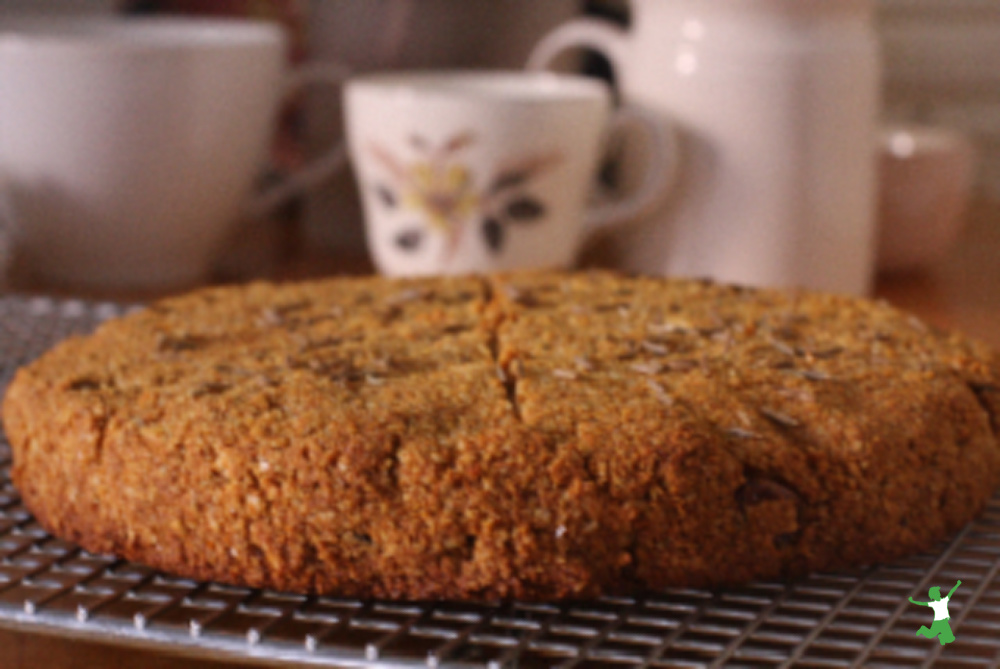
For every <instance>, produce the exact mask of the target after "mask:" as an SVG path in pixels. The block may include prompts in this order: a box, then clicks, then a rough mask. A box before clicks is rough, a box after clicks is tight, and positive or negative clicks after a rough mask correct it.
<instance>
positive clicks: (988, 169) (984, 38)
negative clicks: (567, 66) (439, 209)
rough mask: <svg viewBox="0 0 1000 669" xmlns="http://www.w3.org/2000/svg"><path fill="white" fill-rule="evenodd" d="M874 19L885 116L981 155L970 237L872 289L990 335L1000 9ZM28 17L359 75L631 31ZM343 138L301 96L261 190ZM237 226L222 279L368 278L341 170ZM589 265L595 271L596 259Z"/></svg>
mask: <svg viewBox="0 0 1000 669" xmlns="http://www.w3.org/2000/svg"><path fill="white" fill-rule="evenodd" d="M663 1H664V2H669V0H663ZM876 8H877V10H876V11H877V14H876V15H877V22H876V23H877V25H876V27H877V31H878V35H879V39H880V45H881V50H882V63H883V91H882V109H883V111H882V114H883V117H884V121H886V122H887V123H921V124H933V125H936V126H943V127H945V128H946V129H948V130H949V131H951V132H958V133H961V135H963V136H964V137H965V138H967V139H968V140H969V142H970V144H971V146H972V148H973V151H974V154H975V163H974V165H975V171H974V177H973V180H972V181H973V185H972V186H971V188H970V190H969V193H968V198H967V200H966V201H965V202H963V212H962V215H961V222H962V225H963V229H962V231H961V234H960V235H957V237H956V239H955V240H951V239H949V240H948V242H947V246H948V248H947V249H944V248H937V249H934V252H933V253H929V254H925V255H926V256H927V257H921V258H914V259H913V261H912V262H902V263H897V265H898V266H893V267H885V268H883V269H884V270H886V271H883V272H882V273H881V274H880V276H879V279H878V284H877V287H876V293H877V294H879V295H881V296H884V297H888V298H889V299H892V300H894V301H896V302H898V303H900V304H901V305H902V306H904V307H909V308H913V309H915V310H916V311H918V312H921V313H922V314H926V315H927V317H928V318H930V319H931V320H937V321H940V322H943V323H945V324H950V323H952V322H958V323H959V324H963V323H964V322H963V321H962V319H961V318H958V319H957V321H956V319H955V318H954V317H953V314H954V313H955V312H956V310H958V311H961V310H962V309H963V308H964V307H963V306H962V305H963V304H966V303H972V302H975V304H976V305H977V307H976V308H977V309H978V311H977V312H976V313H977V314H978V315H976V316H975V318H977V319H979V321H982V323H988V324H989V327H990V328H992V324H993V323H994V322H995V321H994V320H993V319H994V318H997V317H995V316H993V315H992V314H994V313H996V312H1000V307H998V308H993V307H992V306H989V308H985V307H984V306H983V305H992V304H993V302H992V301H991V300H993V299H994V298H996V304H998V305H1000V295H998V294H997V291H998V290H1000V289H996V288H994V286H995V285H997V284H1000V275H998V270H995V269H993V267H994V265H997V264H1000V263H995V262H993V260H994V258H995V254H996V253H997V252H1000V220H998V219H1000V216H998V214H997V212H1000V0H947V2H945V1H942V0H876ZM26 12H30V13H44V14H76V15H81V14H98V15H99V14H111V13H119V14H147V15H148V14H187V15H198V16H251V17H257V18H267V19H272V20H276V21H279V22H281V23H283V24H284V25H285V26H286V27H287V29H288V31H289V34H290V35H291V37H292V39H291V48H290V52H289V54H288V58H289V61H290V62H292V63H302V62H308V61H310V60H321V61H330V60H335V61H340V62H343V63H345V64H347V65H348V66H349V67H351V68H352V70H354V71H356V72H368V71H374V70H383V69H402V68H405V69H410V68H438V69H440V68H453V67H461V68H519V67H521V66H523V64H524V62H525V59H526V58H527V55H528V53H529V52H530V50H531V47H532V45H533V44H535V43H536V42H537V41H538V39H539V38H540V37H541V36H542V35H544V34H545V33H546V32H548V31H549V30H550V29H552V28H553V27H554V26H556V25H558V24H560V23H562V22H564V21H565V20H566V19H568V18H570V17H572V16H574V15H580V14H591V15H595V16H602V17H605V18H607V19H608V20H611V21H615V22H618V23H620V24H621V25H625V26H627V25H628V23H629V8H628V2H627V0H545V1H544V2H537V1H535V0H503V1H501V2H497V1H495V0H0V21H2V20H3V17H4V16H7V15H13V14H22V13H26ZM579 68H580V69H581V70H583V71H586V72H588V73H591V74H595V75H598V76H604V77H607V78H613V73H611V71H610V68H609V67H608V65H607V63H606V62H604V61H603V60H602V58H601V57H599V56H596V55H590V56H587V57H584V58H582V59H581V61H580V63H579ZM341 128H342V118H341V115H340V103H339V96H338V94H337V93H336V92H334V91H330V90H316V91H307V92H305V93H304V94H302V95H300V96H298V97H297V98H295V99H294V100H293V102H292V103H291V104H290V105H288V106H287V108H286V110H285V112H284V114H283V116H282V125H281V132H280V133H279V136H278V139H277V140H276V142H275V145H274V150H273V155H274V160H273V164H272V167H271V168H270V172H269V173H268V174H265V175H263V176H262V179H263V180H265V181H266V180H268V179H275V178H277V177H279V176H280V175H281V174H282V172H283V171H287V170H291V169H294V168H295V167H296V166H297V165H301V164H302V163H303V162H305V161H307V160H308V159H309V157H310V156H311V155H317V154H318V153H320V152H321V151H323V150H324V148H326V147H327V146H329V145H330V144H331V143H333V142H336V141H338V140H339V139H340V138H341V136H342V130H341ZM895 149H900V150H903V151H904V152H905V149H906V147H905V146H896V147H895ZM612 156H613V152H612ZM614 168H615V165H614V161H613V159H612V160H610V161H609V163H608V165H607V166H606V168H605V170H604V173H603V177H604V179H605V180H606V181H608V182H609V183H610V184H611V185H614V181H615V169H614ZM237 230H238V233H237V234H235V235H234V237H233V240H232V243H231V244H227V245H226V247H225V249H224V251H223V252H221V253H220V255H219V257H218V259H217V262H216V265H215V268H214V270H213V274H212V277H211V280H212V281H214V282H228V281H242V280H247V279H251V278H259V277H264V278H274V279H295V278H301V277H311V276H326V275H334V274H342V273H359V272H366V271H371V263H370V260H369V259H368V256H367V252H366V248H365V242H364V229H363V223H362V216H361V211H360V207H359V204H358V197H357V193H356V187H355V184H354V182H353V178H352V176H351V174H350V170H347V169H343V170H340V171H339V172H338V173H337V174H336V176H334V177H333V178H331V179H330V180H329V181H328V182H327V183H325V184H323V185H322V186H321V187H319V188H317V189H315V190H313V191H312V192H311V193H309V194H308V195H306V196H304V197H301V198H299V199H297V200H295V201H293V202H292V203H290V204H288V205H286V206H284V207H283V208H282V209H281V210H280V211H279V212H277V214H275V215H273V216H270V217H268V218H267V219H264V220H247V221H243V222H241V223H240V224H239V226H238V228H237ZM908 234H909V233H908ZM938 246H943V244H938ZM945 251H947V252H945ZM8 254H9V250H8ZM14 255H15V256H16V254H14ZM586 262H588V263H590V264H598V265H599V264H601V258H600V254H597V255H596V256H594V257H590V256H587V257H586ZM12 265H13V267H12V268H11V270H10V272H8V275H7V286H8V289H12V290H19V291H28V292H31V291H38V290H46V289H47V288H46V287H45V286H39V285H35V284H33V283H32V282H31V280H30V278H26V277H27V276H28V275H30V272H23V271H22V270H23V268H18V266H17V262H16V257H15V258H14V262H12ZM901 277H902V278H901ZM60 290H63V291H65V290H66V288H65V287H61V288H60ZM123 292H128V291H127V290H126V291H123ZM111 297H115V296H114V295H112V296H111ZM140 297H142V296H140ZM984 319H985V320H984ZM997 322H998V324H1000V321H997ZM982 323H980V327H983V328H985V327H986V325H983V324H982ZM974 327H975V326H974ZM997 329H1000V328H997Z"/></svg>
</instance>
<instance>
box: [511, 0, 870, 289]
mask: <svg viewBox="0 0 1000 669" xmlns="http://www.w3.org/2000/svg"><path fill="white" fill-rule="evenodd" d="M631 8H632V22H631V28H630V29H628V30H625V29H621V28H617V27H615V26H612V25H611V24H609V23H606V22H604V21H601V20H596V19H576V20H572V21H569V22H567V23H565V24H563V25H562V26H561V27H559V28H556V29H555V30H554V31H553V32H551V33H549V35H548V36H546V37H544V38H543V39H542V40H541V41H540V42H539V43H538V45H537V46H536V48H535V50H534V53H533V54H532V56H531V58H530V59H529V63H528V67H529V68H533V69H535V68H544V67H548V66H549V65H550V64H551V62H552V60H553V59H554V58H555V57H556V56H557V55H558V54H559V53H560V52H562V51H564V50H566V49H569V48H571V47H589V48H592V49H595V50H597V51H599V52H601V53H603V54H604V55H606V56H607V58H608V59H609V60H610V61H611V63H612V65H613V67H614V71H615V75H616V79H617V81H618V84H619V86H620V90H621V92H622V94H623V96H624V99H625V100H626V101H628V102H629V103H630V104H633V105H640V106H646V107H648V108H650V109H652V110H655V111H657V112H659V113H660V114H662V117H663V119H664V122H665V123H670V124H673V125H674V126H675V127H676V128H677V129H679V130H680V132H681V133H682V144H683V155H682V159H681V160H682V164H681V167H680V170H681V175H680V177H679V183H678V184H677V185H676V186H675V188H674V189H673V192H672V193H671V194H670V196H669V197H668V198H667V203H666V204H665V206H663V207H662V208H661V209H660V210H659V211H658V213H657V214H655V215H653V216H651V217H649V218H648V219H646V220H645V221H644V222H643V223H642V224H640V225H637V226H634V227H632V228H631V229H630V230H628V231H623V232H620V233H618V234H619V235H621V236H620V237H619V238H618V242H619V244H618V245H619V246H620V247H621V248H622V249H623V254H622V257H621V258H620V262H621V263H622V264H623V265H624V266H625V268H626V269H629V270H633V271H640V272H647V273H655V274H676V275H693V276H709V277H713V278H715V279H719V280H724V281H734V282H739V283H747V284H758V285H772V286H802V287H808V288H815V289H824V290H831V291H839V292H848V293H865V292H867V291H868V290H869V288H870V282H871V278H872V272H873V267H874V252H875V249H874V199H875V198H874V193H875V164H876V163H875V152H874V137H875V136H876V124H877V114H878V109H879V104H878V97H879V89H878V84H879V62H878V52H877V41H876V37H875V33H874V30H873V27H872V3H871V1H870V0H836V2H831V0H631ZM630 162H632V161H626V169H625V173H626V181H628V178H627V175H628V173H629V171H630V169H629V165H628V163H630ZM640 162H641V161H640Z"/></svg>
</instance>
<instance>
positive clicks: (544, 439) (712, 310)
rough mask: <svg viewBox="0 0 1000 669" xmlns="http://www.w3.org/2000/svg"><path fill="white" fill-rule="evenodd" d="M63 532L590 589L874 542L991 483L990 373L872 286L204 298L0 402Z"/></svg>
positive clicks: (911, 529)
mask: <svg viewBox="0 0 1000 669" xmlns="http://www.w3.org/2000/svg"><path fill="white" fill-rule="evenodd" d="M3 419H4V425H5V429H6V431H7V434H8V436H9V439H10V442H11V445H12V447H13V449H14V473H13V475H14V479H15V482H16V484H17V485H18V488H19V489H20V491H21V493H22V495H23V497H24V500H25V503H26V504H27V505H28V506H29V508H31V509H32V511H33V512H34V513H35V514H36V516H37V518H38V520H39V521H40V522H41V523H42V524H43V525H44V526H45V527H47V528H48V529H50V530H51V531H52V532H54V533H55V534H58V535H60V536H64V537H67V538H69V539H72V540H74V541H77V542H79V543H80V544H81V545H83V546H84V547H85V548H87V549H88V550H91V551H96V552H114V553H117V554H120V555H123V556H125V557H127V558H129V559H132V560H136V561H140V562H145V563H147V564H150V565H153V566H155V567H159V568H162V569H165V570H169V571H173V572H176V573H179V574H184V575H189V576H192V577H195V578H199V579H213V580H219V581H225V582H230V583H243V584H248V585H253V586H265V587H271V588H276V589H281V590H297V591H310V592H323V593H340V594H344V595H355V596H380V597H399V598H402V597H405V598H430V597H449V598H494V597H521V598H552V597H582V596H591V595H595V594H597V593H600V592H622V591H629V590H633V589H635V588H641V587H652V588H657V587H665V586H677V585H710V584H723V583H737V582H742V581H746V580H749V579H753V578H766V577H777V576H788V575H793V574H798V573H802V572H804V571H807V570H814V569H831V568H836V567H841V566H845V565H854V564H859V563H867V562H872V561H881V560H886V559H891V558H893V557H896V556H900V555H903V554H906V553H910V552H913V551H916V550H921V549H926V548H928V547H930V546H931V545H933V543H934V542H936V541H938V540H940V539H942V538H944V537H946V536H948V535H949V534H950V533H952V532H954V531H955V530H957V529H958V528H959V527H960V526H961V525H962V524H964V523H966V522H967V521H968V520H969V519H971V518H972V517H973V516H975V515H976V514H977V513H978V512H979V511H980V510H981V509H982V508H983V506H984V505H985V503H986V502H987V500H988V499H989V497H990V495H991V494H992V492H993V491H994V489H995V488H996V486H997V484H998V482H1000V446H998V441H997V432H998V429H1000V359H998V357H997V356H996V354H995V353H993V352H992V351H989V350H987V349H986V348H984V347H982V346H981V345H979V344H977V343H975V342H970V341H968V340H966V339H963V338H961V337H959V336H956V335H950V334H946V333H939V332H932V331H929V330H928V329H927V328H926V327H925V326H923V325H922V324H921V323H919V322H918V321H916V319H914V318H912V317H908V316H906V315H905V314H901V313H900V312H898V311H896V310H894V309H892V308H890V307H888V306H886V305H884V304H878V303H872V302H867V301H863V300H856V299H851V298H846V297H835V296H828V295H813V294H791V293H782V292H776V291H762V290H748V289H741V288H735V287H729V286H719V285H714V284H709V283H705V282H693V281H666V280H661V279H650V278H623V277H620V276H617V275H613V274H605V273H588V274H553V273H527V274H513V275H507V276H497V277H491V278H474V277H470V278H454V279H421V280H405V281H390V280H385V279H376V278H372V279H352V280H331V281H324V282H316V283H308V284H297V285H287V286H273V285H270V284H254V285H251V286H247V287H243V288H218V289H209V290H203V291H199V292H196V293H193V294H191V295H189V296H185V297H180V298H174V299H168V300H164V301H162V302H159V303H157V304H155V305H153V306H152V307H150V308H149V309H146V310H145V311H142V312H140V313H137V314H134V315H131V316H128V317H126V318H124V319H121V320H118V321H113V322H110V323H107V324H105V325H104V326H102V327H101V328H100V330H99V331H98V332H97V333H96V334H95V335H93V336H91V337H86V338H74V339H71V340H68V341H66V342H64V343H62V344H60V345H59V346H57V347H56V348H54V349H53V350H52V351H50V352H49V353H48V354H46V355H45V356H43V357H42V358H41V359H40V360H38V361H37V362H35V363H33V364H31V365H29V366H27V367H25V368H23V369H21V370H20V371H19V372H18V374H17V376H16V378H15V380H14V381H13V382H12V384H11V386H10V388H9V390H8V393H7V396H6V398H5V401H4V404H3Z"/></svg>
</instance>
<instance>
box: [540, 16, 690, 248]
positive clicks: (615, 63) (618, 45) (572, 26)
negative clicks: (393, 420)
mask: <svg viewBox="0 0 1000 669" xmlns="http://www.w3.org/2000/svg"><path fill="white" fill-rule="evenodd" d="M627 39H628V33H627V32H626V31H624V30H623V29H621V28H618V27H616V26H613V25H611V24H609V23H607V22H605V21H600V20H597V19H585V18H584V19H574V20H572V21H569V22H567V23H564V24H563V25H561V26H559V27H558V28H556V29H555V30H553V31H552V32H550V33H549V34H548V35H546V36H545V37H543V38H542V39H541V40H540V41H539V42H538V44H536V45H535V48H534V50H533V51H532V53H531V55H530V57H529V58H528V62H527V65H526V66H525V67H526V69H528V70H544V69H548V68H549V67H550V66H551V64H552V61H553V60H555V58H556V57H557V56H558V55H559V54H561V53H562V52H563V51H566V50H568V49H574V48H589V49H593V50H595V51H599V52H601V53H603V54H605V55H606V56H607V57H608V60H610V61H611V65H612V67H613V68H614V69H615V70H617V71H618V72H621V68H622V65H623V62H624V57H625V49H626V48H627ZM628 127H641V128H642V130H643V132H644V134H645V135H646V140H647V143H648V145H649V147H650V153H649V162H648V164H647V165H646V170H645V175H644V178H643V180H642V183H641V184H639V186H638V188H636V189H635V191H634V192H633V193H631V194H629V195H626V196H625V197H624V198H622V199H620V200H617V201H613V202H608V203H605V204H601V205H597V206H594V207H591V208H590V209H589V210H588V211H587V212H586V215H585V218H584V224H585V227H586V228H587V231H588V232H591V233H592V232H596V231H597V230H598V229H601V228H605V227H608V226H612V225H617V224H619V223H623V222H626V221H630V220H633V219H635V218H638V217H640V216H642V215H643V214H645V213H647V212H649V211H650V210H652V209H653V208H655V207H656V206H657V205H659V204H660V202H661V201H662V200H663V199H664V198H665V197H666V195H667V194H668V193H669V192H670V190H671V189H672V187H673V185H674V182H675V181H676V177H677V164H678V162H679V159H680V148H679V143H678V139H677V133H676V131H675V130H674V128H673V127H672V125H671V124H669V123H667V122H666V121H665V120H664V119H663V118H661V117H659V116H658V115H656V114H654V113H652V112H649V111H646V110H645V109H642V108H639V107H636V106H624V107H621V108H620V109H618V110H617V111H616V112H615V115H614V116H613V117H612V119H611V124H610V126H609V129H608V130H609V134H616V133H618V132H622V131H624V130H625V129H626V128H628Z"/></svg>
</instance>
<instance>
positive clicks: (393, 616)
mask: <svg viewBox="0 0 1000 669" xmlns="http://www.w3.org/2000/svg"><path fill="white" fill-rule="evenodd" d="M125 310H127V308H126V307H122V306H119V305H115V304H110V303H100V304H95V303H85V302H80V301H54V300H50V299H47V298H32V299H28V298H20V297H8V298H2V299H0V389H2V388H3V387H5V386H6V384H7V382H8V381H9V380H10V377H11V375H12V374H13V372H14V370H15V369H16V367H17V366H18V365H21V364H23V363H25V362H27V361H28V360H30V359H32V358H33V357H35V356H36V355H38V354H39V353H41V352H42V351H43V350H45V349H46V348H47V347H48V346H51V345H52V344H53V343H54V342H56V341H58V340H59V339H61V338H63V337H65V336H67V335H69V334H71V333H75V332H86V331H88V330H90V329H92V328H93V327H95V325H96V324H97V323H99V322H100V321H102V320H105V319H107V318H111V317H114V316H117V315H120V314H121V313H123V312H124V311H125ZM9 469H10V449H9V447H8V445H7V444H6V443H5V442H3V441H2V439H0V626H7V627H16V628H20V629H36V630H41V629H46V630H47V631H49V632H53V631H54V632H57V633H61V634H65V635H67V636H74V637H86V638H91V639H97V640H102V641H107V642H112V643H114V642H121V643H128V644H131V645H140V646H143V647H148V648H151V649H159V650H163V651H165V652H169V651H175V652H178V651H182V652H184V653H185V654H188V655H191V654H195V655H202V656H205V657H217V658H223V657H225V658H229V659H239V660H241V661H243V662H253V661H261V662H275V661H279V660H280V661H285V662H288V663H290V664H293V665H294V664H301V665H320V666H339V667H350V666H367V667H421V666H427V667H483V668H489V669H492V668H500V667H523V668H529V667H562V668H569V667H574V668H579V669H583V668H585V667H616V668H620V667H722V666H726V667H761V668H764V667H788V666H797V667H799V666H801V667H862V666H863V667H928V666H936V667H996V666H1000V578H998V577H997V574H998V572H1000V496H998V497H997V498H996V499H995V500H994V501H993V502H992V503H991V505H990V506H989V508H988V509H987V511H986V513H985V514H984V515H983V516H982V517H981V518H980V519H978V520H977V521H975V522H973V523H971V524H970V525H968V526H967V527H966V528H965V529H964V530H963V531H962V532H961V533H960V534H959V535H958V536H957V537H955V538H954V540H953V541H952V542H951V543H949V544H943V545H941V546H940V547H939V548H938V550H936V551H934V552H931V553H926V554H922V555H916V556H913V557H911V558H909V559H906V560H902V561H899V562H896V563H894V564H889V565H879V566H874V567H870V568H867V569H863V570H858V571H855V572H850V573H838V574H815V575H812V576H810V577H808V578H804V579H799V580H797V581H794V582H790V583H780V582H761V583H755V584H753V585H750V586H747V587H743V588H734V589H725V590H716V591H709V590H694V589H676V590H667V591H662V592H655V593H648V594H645V595H643V596H637V597H607V598H602V599H597V600H592V601H577V602H558V603H545V604H537V603H527V602H516V601H515V602H497V603H478V604H470V603H462V602H389V601H367V600H366V601H362V600H355V599H339V598H332V597H307V596H301V595H294V594H286V593H278V592H269V591H261V590H252V589H247V588H235V587H231V586H225V585H219V584H214V583H203V582H195V581H191V580H187V579H180V578H175V577H172V576H169V575H166V574H162V573H158V572H155V571H153V570H151V569H149V568H147V567H143V566H141V565H137V564H133V563H129V562H125V561H122V560H118V559H116V558H114V557H113V556H105V555H92V554H90V553H87V552H85V551H83V550H81V549H80V548H78V547H76V546H74V545H72V544H69V543H67V542H64V541H62V540H60V539H57V538H55V537H53V536H51V535H49V534H48V533H47V532H46V531H45V530H44V529H43V528H41V527H40V526H39V525H38V524H37V523H36V522H35V521H34V519H33V518H32V516H31V514H30V512H29V511H28V510H27V509H25V508H24V507H23V506H22V505H21V501H20V497H19V495H18V493H17V490H16V489H15V488H14V487H13V485H12V483H11V481H10V475H9ZM957 579H961V580H962V582H963V586H962V587H961V588H960V589H959V590H958V592H957V593H956V594H955V596H954V597H953V599H952V601H951V607H950V608H951V615H952V628H953V629H954V630H955V634H956V637H957V641H956V642H954V643H952V644H950V645H948V646H940V645H939V644H938V643H937V642H935V641H931V640H927V639H924V638H920V637H917V636H915V632H916V630H917V629H919V627H920V626H921V625H923V624H927V623H929V619H930V612H929V609H927V608H923V607H916V606H912V605H910V604H909V603H908V601H907V598H908V597H910V596H914V597H915V598H917V599H926V592H927V589H928V587H929V586H931V585H938V586H941V587H942V588H944V587H946V586H947V587H950V585H951V584H953V583H954V582H955V581H956V580H957Z"/></svg>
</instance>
